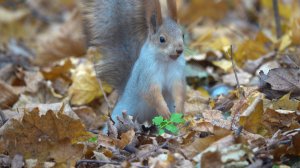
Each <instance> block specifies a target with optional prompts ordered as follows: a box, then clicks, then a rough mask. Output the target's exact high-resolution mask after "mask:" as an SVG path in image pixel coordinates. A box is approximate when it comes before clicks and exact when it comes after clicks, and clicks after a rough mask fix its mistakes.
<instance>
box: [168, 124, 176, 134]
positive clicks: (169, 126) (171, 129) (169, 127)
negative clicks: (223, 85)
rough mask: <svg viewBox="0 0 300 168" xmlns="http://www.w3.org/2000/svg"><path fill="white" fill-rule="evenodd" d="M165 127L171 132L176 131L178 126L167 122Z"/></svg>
mask: <svg viewBox="0 0 300 168" xmlns="http://www.w3.org/2000/svg"><path fill="white" fill-rule="evenodd" d="M166 129H167V130H168V131H170V132H172V133H173V134H175V133H177V132H178V128H177V127H176V126H175V125H174V124H169V125H167V126H166Z"/></svg>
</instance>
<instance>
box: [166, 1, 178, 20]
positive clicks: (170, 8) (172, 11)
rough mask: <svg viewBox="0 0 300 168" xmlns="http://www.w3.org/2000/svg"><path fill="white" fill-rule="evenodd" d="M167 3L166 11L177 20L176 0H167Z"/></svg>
mask: <svg viewBox="0 0 300 168" xmlns="http://www.w3.org/2000/svg"><path fill="white" fill-rule="evenodd" d="M167 3H168V11H169V15H170V17H171V18H172V19H173V20H174V21H176V22H177V4H176V0H167Z"/></svg>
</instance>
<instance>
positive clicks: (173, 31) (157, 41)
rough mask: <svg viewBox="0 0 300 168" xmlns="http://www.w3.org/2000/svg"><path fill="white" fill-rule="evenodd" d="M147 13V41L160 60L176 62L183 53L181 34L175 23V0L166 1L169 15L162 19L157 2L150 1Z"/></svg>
mask: <svg viewBox="0 0 300 168" xmlns="http://www.w3.org/2000/svg"><path fill="white" fill-rule="evenodd" d="M151 2H152V3H151V5H149V8H150V9H149V10H148V11H149V12H148V13H147V23H148V28H149V33H148V40H149V42H150V44H151V45H152V46H153V47H154V48H156V49H157V51H156V52H158V53H157V56H159V57H160V58H158V59H160V60H164V61H169V60H176V59H177V58H178V57H179V56H180V55H181V54H182V53H183V48H184V44H183V38H184V35H183V32H182V30H181V29H180V26H179V25H178V23H177V9H176V1H175V0H167V5H168V11H169V14H168V16H167V17H165V18H164V19H162V15H161V8H160V4H159V0H153V1H151Z"/></svg>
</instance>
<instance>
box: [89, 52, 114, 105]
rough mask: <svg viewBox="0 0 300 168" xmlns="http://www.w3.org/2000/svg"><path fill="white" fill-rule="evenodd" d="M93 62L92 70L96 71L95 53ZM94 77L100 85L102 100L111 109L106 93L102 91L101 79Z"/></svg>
mask: <svg viewBox="0 0 300 168" xmlns="http://www.w3.org/2000/svg"><path fill="white" fill-rule="evenodd" d="M93 64H94V66H93V67H94V71H95V73H97V71H96V58H95V55H93ZM96 79H97V81H98V83H99V86H100V89H101V92H102V94H103V97H104V100H105V102H106V103H107V106H108V108H109V110H111V109H112V105H111V104H110V103H109V101H108V98H107V95H106V93H105V91H104V88H103V85H102V81H101V79H100V78H97V77H96Z"/></svg>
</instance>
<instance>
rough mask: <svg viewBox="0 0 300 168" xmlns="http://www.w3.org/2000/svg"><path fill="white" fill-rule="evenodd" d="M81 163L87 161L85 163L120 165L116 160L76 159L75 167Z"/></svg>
mask: <svg viewBox="0 0 300 168" xmlns="http://www.w3.org/2000/svg"><path fill="white" fill-rule="evenodd" d="M83 163H87V164H99V165H101V166H102V165H105V164H112V165H121V164H120V163H118V162H108V161H99V160H79V161H77V163H76V165H75V167H76V168H78V167H79V166H80V165H81V164H83Z"/></svg>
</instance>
